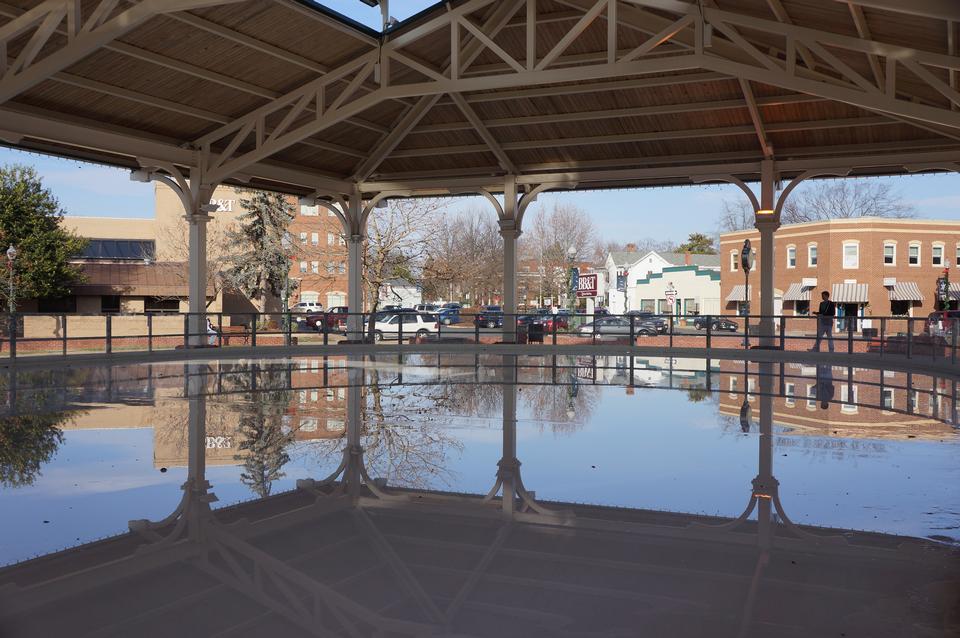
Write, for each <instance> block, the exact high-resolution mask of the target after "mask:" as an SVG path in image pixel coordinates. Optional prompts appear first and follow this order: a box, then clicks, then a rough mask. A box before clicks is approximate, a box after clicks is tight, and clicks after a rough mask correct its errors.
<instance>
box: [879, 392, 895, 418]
mask: <svg viewBox="0 0 960 638" xmlns="http://www.w3.org/2000/svg"><path fill="white" fill-rule="evenodd" d="M888 393H889V394H890V405H884V403H883V401H884V397H885V395H886V394H888ZM896 404H897V393H896V391H895V390H894V389H893V388H884V389H883V390H881V391H880V407H881V408H882V409H883V411H884V412H890V411H892V410H893V409H894V408H895V407H896Z"/></svg>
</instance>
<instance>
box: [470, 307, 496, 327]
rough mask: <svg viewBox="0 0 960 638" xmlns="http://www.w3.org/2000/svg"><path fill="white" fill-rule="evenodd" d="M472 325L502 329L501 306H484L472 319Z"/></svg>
mask: <svg viewBox="0 0 960 638" xmlns="http://www.w3.org/2000/svg"><path fill="white" fill-rule="evenodd" d="M473 323H474V324H476V325H478V326H484V327H486V328H502V327H503V308H502V307H501V306H484V307H483V308H481V309H480V312H478V313H477V314H476V315H474V317H473Z"/></svg>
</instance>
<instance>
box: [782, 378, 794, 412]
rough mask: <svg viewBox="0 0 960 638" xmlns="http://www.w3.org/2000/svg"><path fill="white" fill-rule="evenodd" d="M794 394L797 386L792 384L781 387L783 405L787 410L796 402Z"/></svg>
mask: <svg viewBox="0 0 960 638" xmlns="http://www.w3.org/2000/svg"><path fill="white" fill-rule="evenodd" d="M796 394H797V386H796V385H795V384H793V383H785V384H784V385H783V396H784V400H783V403H784V405H786V406H787V407H788V408H792V407H793V406H794V405H796V402H795V401H794V397H795V396H796Z"/></svg>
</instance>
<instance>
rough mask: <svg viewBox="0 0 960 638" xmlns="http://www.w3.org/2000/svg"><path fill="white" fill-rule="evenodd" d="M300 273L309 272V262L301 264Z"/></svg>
mask: <svg viewBox="0 0 960 638" xmlns="http://www.w3.org/2000/svg"><path fill="white" fill-rule="evenodd" d="M300 272H302V273H304V272H307V262H305V261H301V262H300Z"/></svg>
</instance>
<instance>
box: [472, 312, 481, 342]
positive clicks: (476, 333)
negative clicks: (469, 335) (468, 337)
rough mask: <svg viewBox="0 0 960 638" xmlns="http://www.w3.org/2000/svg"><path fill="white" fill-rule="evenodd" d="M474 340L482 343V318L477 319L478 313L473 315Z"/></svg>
mask: <svg viewBox="0 0 960 638" xmlns="http://www.w3.org/2000/svg"><path fill="white" fill-rule="evenodd" d="M473 340H474V342H476V343H478V344H479V343H480V320H479V319H477V315H474V316H473Z"/></svg>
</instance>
